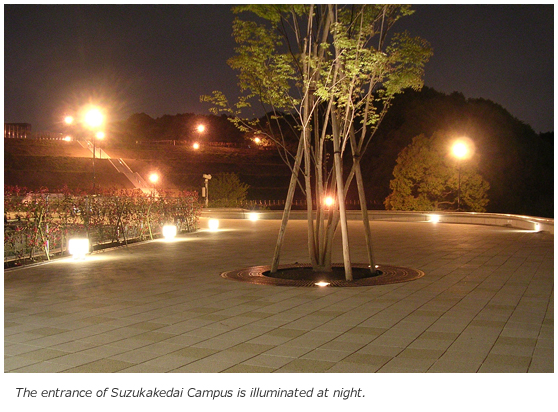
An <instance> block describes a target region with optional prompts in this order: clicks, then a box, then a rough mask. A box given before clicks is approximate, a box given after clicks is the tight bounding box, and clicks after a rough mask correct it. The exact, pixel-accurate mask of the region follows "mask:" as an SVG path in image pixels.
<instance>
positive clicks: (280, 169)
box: [4, 139, 290, 200]
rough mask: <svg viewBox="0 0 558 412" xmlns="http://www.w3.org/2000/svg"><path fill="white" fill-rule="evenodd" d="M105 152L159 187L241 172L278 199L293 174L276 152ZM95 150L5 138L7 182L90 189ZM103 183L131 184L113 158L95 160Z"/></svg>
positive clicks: (257, 195) (262, 193)
mask: <svg viewBox="0 0 558 412" xmlns="http://www.w3.org/2000/svg"><path fill="white" fill-rule="evenodd" d="M103 150H104V151H105V152H106V153H107V154H108V155H109V156H110V157H111V158H122V159H123V160H124V161H125V162H126V164H128V166H129V167H130V168H131V169H132V170H133V171H134V172H138V173H139V174H140V175H141V176H142V177H144V178H146V179H147V177H148V176H149V174H151V173H152V172H157V173H158V174H159V175H160V176H161V180H160V181H159V183H158V185H159V187H162V188H166V189H181V190H184V189H189V190H198V191H199V189H200V188H201V187H202V185H203V177H202V175H203V174H205V173H208V174H213V175H214V174H217V173H222V172H234V173H237V174H238V175H239V177H240V179H241V181H243V182H245V183H247V184H248V185H250V190H249V193H248V196H249V198H250V199H262V200H279V199H283V198H284V197H285V194H286V191H287V187H288V183H289V177H290V172H289V169H288V168H287V166H285V164H284V163H283V162H282V160H281V159H280V158H279V157H278V156H277V154H276V153H275V152H274V151H264V150H256V149H247V148H246V149H234V148H219V147H208V148H201V149H199V150H193V149H192V148H190V147H187V146H185V145H176V146H173V145H168V144H165V145H130V146H127V147H123V146H116V145H108V146H107V147H105V146H103ZM92 163H93V162H92V154H91V152H89V151H87V150H86V149H83V148H82V147H81V146H80V145H79V144H78V143H77V142H65V141H52V140H31V139H27V140H19V139H5V140H4V183H5V184H7V185H18V186H24V187H27V188H29V189H31V190H37V189H39V188H40V187H48V188H49V189H51V188H52V189H55V188H59V187H62V186H63V185H67V186H68V187H69V188H78V187H82V188H83V187H84V185H85V187H90V186H91V185H92V182H93V164H92ZM95 181H96V185H97V186H98V187H117V188H132V187H133V186H132V184H131V183H130V182H129V181H128V180H127V179H126V178H125V176H124V175H123V174H121V173H118V171H117V170H116V169H115V168H114V167H113V166H112V165H111V164H110V162H109V161H108V160H105V159H96V161H95Z"/></svg>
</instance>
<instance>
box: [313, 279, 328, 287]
mask: <svg viewBox="0 0 558 412" xmlns="http://www.w3.org/2000/svg"><path fill="white" fill-rule="evenodd" d="M314 285H316V286H319V287H321V288H323V287H326V286H329V285H330V283H329V282H325V281H323V280H321V281H319V282H316V283H314Z"/></svg>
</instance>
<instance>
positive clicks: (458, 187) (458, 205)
mask: <svg viewBox="0 0 558 412" xmlns="http://www.w3.org/2000/svg"><path fill="white" fill-rule="evenodd" d="M460 207H461V161H460V160H459V161H458V163H457V211H458V212H459V209H460Z"/></svg>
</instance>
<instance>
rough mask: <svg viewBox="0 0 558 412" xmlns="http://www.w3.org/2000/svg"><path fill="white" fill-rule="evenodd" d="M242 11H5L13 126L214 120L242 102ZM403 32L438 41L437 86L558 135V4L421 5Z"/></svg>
mask: <svg viewBox="0 0 558 412" xmlns="http://www.w3.org/2000/svg"><path fill="white" fill-rule="evenodd" d="M230 7H231V6H230V5H161V6H153V5H150V6H137V5H54V6H53V5H5V6H4V121H5V122H22V123H23V122H24V123H31V124H32V127H33V130H34V131H40V130H52V131H56V130H57V122H60V119H61V118H62V115H63V114H64V113H65V112H69V111H71V110H73V109H75V108H77V107H79V106H82V105H84V104H85V103H88V102H90V101H91V102H94V103H99V104H101V105H103V106H104V107H106V108H107V110H109V113H110V115H111V117H110V120H117V119H124V118H126V117H128V116H129V115H131V114H133V113H140V112H144V113H147V114H148V115H150V116H152V117H159V116H162V115H164V114H171V115H174V114H177V113H199V114H208V113H209V112H208V107H209V106H208V104H206V103H200V101H199V96H200V95H202V94H210V93H211V92H212V91H213V90H221V91H223V92H225V93H226V94H230V95H231V96H234V93H235V92H236V83H237V81H236V75H235V72H233V71H232V69H230V68H229V67H228V65H227V64H226V60H227V59H228V58H229V57H231V56H232V55H233V48H234V41H233V39H232V37H231V30H232V21H233V18H234V16H233V14H232V13H231V12H230ZM414 9H415V10H416V12H415V14H414V15H412V16H410V17H406V18H404V19H402V20H401V21H400V24H399V26H396V27H395V28H396V29H397V30H405V29H407V30H409V31H410V32H411V34H413V35H417V36H421V37H423V38H424V39H426V40H428V41H429V42H430V43H431V45H432V46H433V48H434V56H433V57H432V59H431V60H430V62H429V63H428V65H427V67H426V77H425V85H426V86H430V87H433V88H434V89H436V90H438V91H440V92H445V93H451V92H453V91H458V92H462V93H463V94H464V95H465V97H467V98H477V97H482V98H485V99H489V100H492V101H494V102H495V103H498V104H500V105H502V106H503V107H504V108H505V109H507V110H508V111H509V112H510V113H511V114H512V115H513V116H515V117H517V118H518V119H520V120H521V121H523V122H525V123H527V124H529V125H531V126H532V127H533V129H534V130H535V131H536V132H546V131H553V130H554V108H553V105H554V68H553V66H554V43H553V42H554V6H553V5H552V4H549V5H415V6H414Z"/></svg>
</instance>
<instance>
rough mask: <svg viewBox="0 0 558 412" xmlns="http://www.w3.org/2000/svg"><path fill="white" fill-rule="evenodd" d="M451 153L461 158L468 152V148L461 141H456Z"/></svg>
mask: <svg viewBox="0 0 558 412" xmlns="http://www.w3.org/2000/svg"><path fill="white" fill-rule="evenodd" d="M452 151H453V155H454V156H455V157H457V158H459V159H463V158H464V157H465V156H467V153H469V148H468V147H467V145H466V144H465V143H463V142H456V143H455V144H454V145H453V148H452Z"/></svg>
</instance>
